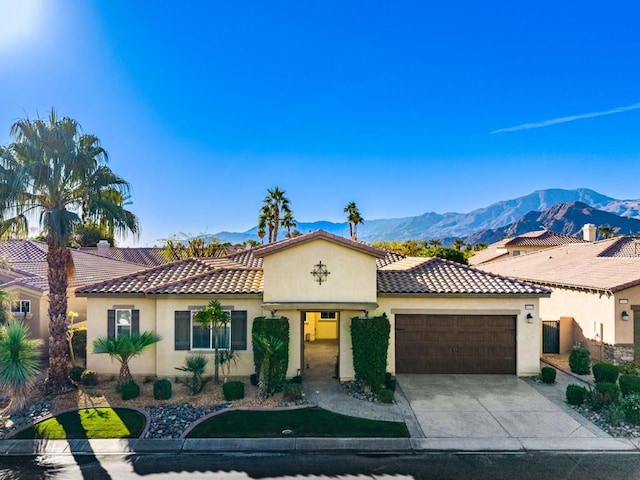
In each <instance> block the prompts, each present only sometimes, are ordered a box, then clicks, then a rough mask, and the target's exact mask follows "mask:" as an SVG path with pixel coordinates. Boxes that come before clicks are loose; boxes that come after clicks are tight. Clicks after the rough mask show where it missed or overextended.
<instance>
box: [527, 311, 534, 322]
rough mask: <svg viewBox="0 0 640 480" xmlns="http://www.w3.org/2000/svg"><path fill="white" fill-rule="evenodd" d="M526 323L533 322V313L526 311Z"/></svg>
mask: <svg viewBox="0 0 640 480" xmlns="http://www.w3.org/2000/svg"><path fill="white" fill-rule="evenodd" d="M527 323H533V315H531V314H530V313H527Z"/></svg>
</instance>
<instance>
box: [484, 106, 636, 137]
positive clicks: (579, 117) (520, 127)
mask: <svg viewBox="0 0 640 480" xmlns="http://www.w3.org/2000/svg"><path fill="white" fill-rule="evenodd" d="M639 108H640V103H634V104H633V105H627V106H626V107H618V108H612V109H611V110H604V111H602V112H591V113H583V114H581V115H571V116H569V117H560V118H553V119H551V120H545V121H543V122H534V123H524V124H522V125H516V126H515V127H507V128H500V129H498V130H494V131H492V132H489V134H490V135H493V134H494V133H504V132H517V131H519V130H529V129H531V128H542V127H548V126H549V125H555V124H557V123H567V122H573V121H574V120H583V119H585V118H594V117H602V116H604V115H613V114H615V113H621V112H628V111H629V110H637V109H639Z"/></svg>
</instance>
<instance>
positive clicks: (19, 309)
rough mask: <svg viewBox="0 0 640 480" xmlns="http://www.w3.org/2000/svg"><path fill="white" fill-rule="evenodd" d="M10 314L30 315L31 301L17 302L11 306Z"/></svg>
mask: <svg viewBox="0 0 640 480" xmlns="http://www.w3.org/2000/svg"><path fill="white" fill-rule="evenodd" d="M25 305H26V306H27V310H26V311H25V310H24V306H25ZM11 313H22V314H24V315H30V314H31V300H17V301H16V302H15V303H12V304H11Z"/></svg>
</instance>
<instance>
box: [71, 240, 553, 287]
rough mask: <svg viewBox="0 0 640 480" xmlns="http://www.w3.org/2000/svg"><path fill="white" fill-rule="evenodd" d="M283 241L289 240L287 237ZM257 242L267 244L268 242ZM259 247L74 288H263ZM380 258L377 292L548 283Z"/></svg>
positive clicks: (401, 258) (389, 255)
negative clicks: (257, 252) (527, 281)
mask: <svg viewBox="0 0 640 480" xmlns="http://www.w3.org/2000/svg"><path fill="white" fill-rule="evenodd" d="M323 233H324V232H323ZM308 235H313V238H319V236H322V235H319V234H317V233H315V232H314V234H308ZM327 235H330V234H327ZM298 238H299V237H298ZM345 240H346V239H345ZM284 241H287V242H288V240H284ZM347 242H350V240H347ZM289 245H290V243H289ZM349 246H351V245H349ZM259 248H261V249H264V247H259ZM256 250H257V249H253V250H247V251H243V252H240V253H238V254H235V255H231V256H229V257H224V258H191V259H186V260H180V261H177V262H172V263H169V264H166V265H161V266H158V267H154V268H150V269H147V270H144V271H141V272H136V273H134V274H130V275H125V276H122V277H119V278H114V279H111V280H107V281H104V282H100V283H96V284H94V285H86V286H83V287H81V288H78V289H76V294H78V295H81V296H83V295H84V296H86V295H122V296H127V295H133V296H137V295H196V294H210V295H211V294H216V295H225V294H261V293H262V292H263V289H264V286H263V270H262V258H261V257H256V256H255V255H254V253H255V251H256ZM376 250H379V249H376ZM263 251H264V250H263ZM377 253H378V252H376V254H377ZM376 260H377V264H378V268H379V272H378V290H379V293H416V294H425V293H428V294H484V295H545V294H546V293H548V292H547V290H545V289H544V288H540V287H535V286H532V285H528V284H526V283H524V282H520V281H517V280H511V279H507V278H504V277H500V276H498V275H492V274H488V273H486V272H482V271H479V270H475V269H473V268H470V267H468V266H465V265H460V264H457V263H454V262H449V261H447V260H441V259H429V258H411V257H404V256H403V255H399V254H395V253H391V252H386V251H384V256H382V257H379V258H377V259H376Z"/></svg>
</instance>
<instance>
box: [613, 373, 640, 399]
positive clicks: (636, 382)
mask: <svg viewBox="0 0 640 480" xmlns="http://www.w3.org/2000/svg"><path fill="white" fill-rule="evenodd" d="M618 383H619V384H620V392H621V393H622V395H623V396H627V395H630V394H633V393H639V394H640V377H639V376H637V375H620V378H619V379H618Z"/></svg>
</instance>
